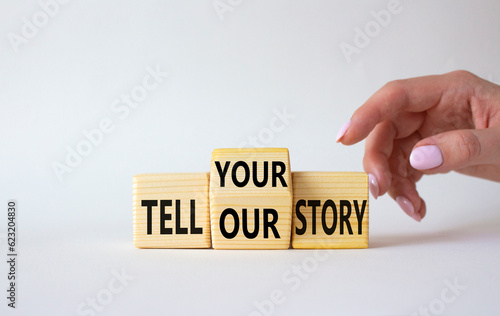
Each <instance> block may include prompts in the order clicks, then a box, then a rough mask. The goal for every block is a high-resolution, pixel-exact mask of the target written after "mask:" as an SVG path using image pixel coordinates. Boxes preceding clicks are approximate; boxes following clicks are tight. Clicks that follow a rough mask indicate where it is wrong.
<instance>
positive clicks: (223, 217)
mask: <svg viewBox="0 0 500 316" xmlns="http://www.w3.org/2000/svg"><path fill="white" fill-rule="evenodd" d="M228 215H231V216H233V219H234V228H233V231H232V232H230V233H229V232H228V231H227V230H226V223H225V222H226V216H228ZM219 228H220V232H221V233H222V236H224V237H225V238H227V239H233V238H234V237H236V235H238V230H239V229H240V221H239V218H238V213H236V211H235V210H234V209H232V208H226V209H225V210H224V211H223V212H222V214H221V215H220V219H219Z"/></svg>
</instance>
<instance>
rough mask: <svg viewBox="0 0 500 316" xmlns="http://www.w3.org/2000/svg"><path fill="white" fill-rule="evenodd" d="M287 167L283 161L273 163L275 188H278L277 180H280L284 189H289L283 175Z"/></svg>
mask: <svg viewBox="0 0 500 316" xmlns="http://www.w3.org/2000/svg"><path fill="white" fill-rule="evenodd" d="M278 166H279V167H280V172H278V171H277V167H278ZM285 171H286V166H285V163H284V162H283V161H273V188H275V187H276V182H277V181H276V179H277V178H279V179H280V182H281V186H283V187H284V188H286V187H288V186H287V184H286V181H285V179H284V178H283V174H285Z"/></svg>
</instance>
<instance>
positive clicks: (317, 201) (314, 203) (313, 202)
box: [307, 200, 321, 235]
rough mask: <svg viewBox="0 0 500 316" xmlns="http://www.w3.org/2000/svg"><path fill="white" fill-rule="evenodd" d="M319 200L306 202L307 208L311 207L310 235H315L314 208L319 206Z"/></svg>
mask: <svg viewBox="0 0 500 316" xmlns="http://www.w3.org/2000/svg"><path fill="white" fill-rule="evenodd" d="M320 205H321V201H320V200H309V201H307V206H312V210H311V213H312V224H311V225H312V234H313V235H316V206H320Z"/></svg>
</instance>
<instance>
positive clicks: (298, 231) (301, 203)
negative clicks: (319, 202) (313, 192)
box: [295, 200, 307, 235]
mask: <svg viewBox="0 0 500 316" xmlns="http://www.w3.org/2000/svg"><path fill="white" fill-rule="evenodd" d="M301 206H304V207H305V206H306V200H298V201H297V204H296V205H295V215H297V219H298V220H299V221H300V222H301V223H302V228H300V229H299V228H298V227H297V226H295V233H296V234H297V235H304V234H305V232H306V230H307V220H306V217H305V216H304V214H302V213H301V212H300V207H301Z"/></svg>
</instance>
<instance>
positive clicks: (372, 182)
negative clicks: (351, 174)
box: [368, 173, 379, 200]
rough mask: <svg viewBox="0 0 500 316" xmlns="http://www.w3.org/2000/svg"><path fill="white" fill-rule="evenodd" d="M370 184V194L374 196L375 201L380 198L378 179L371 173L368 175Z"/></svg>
mask: <svg viewBox="0 0 500 316" xmlns="http://www.w3.org/2000/svg"><path fill="white" fill-rule="evenodd" d="M368 184H369V187H370V192H371V193H372V196H373V197H374V198H375V200H376V199H377V198H378V192H379V188H378V181H377V178H375V176H374V175H373V174H371V173H369V174H368Z"/></svg>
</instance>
